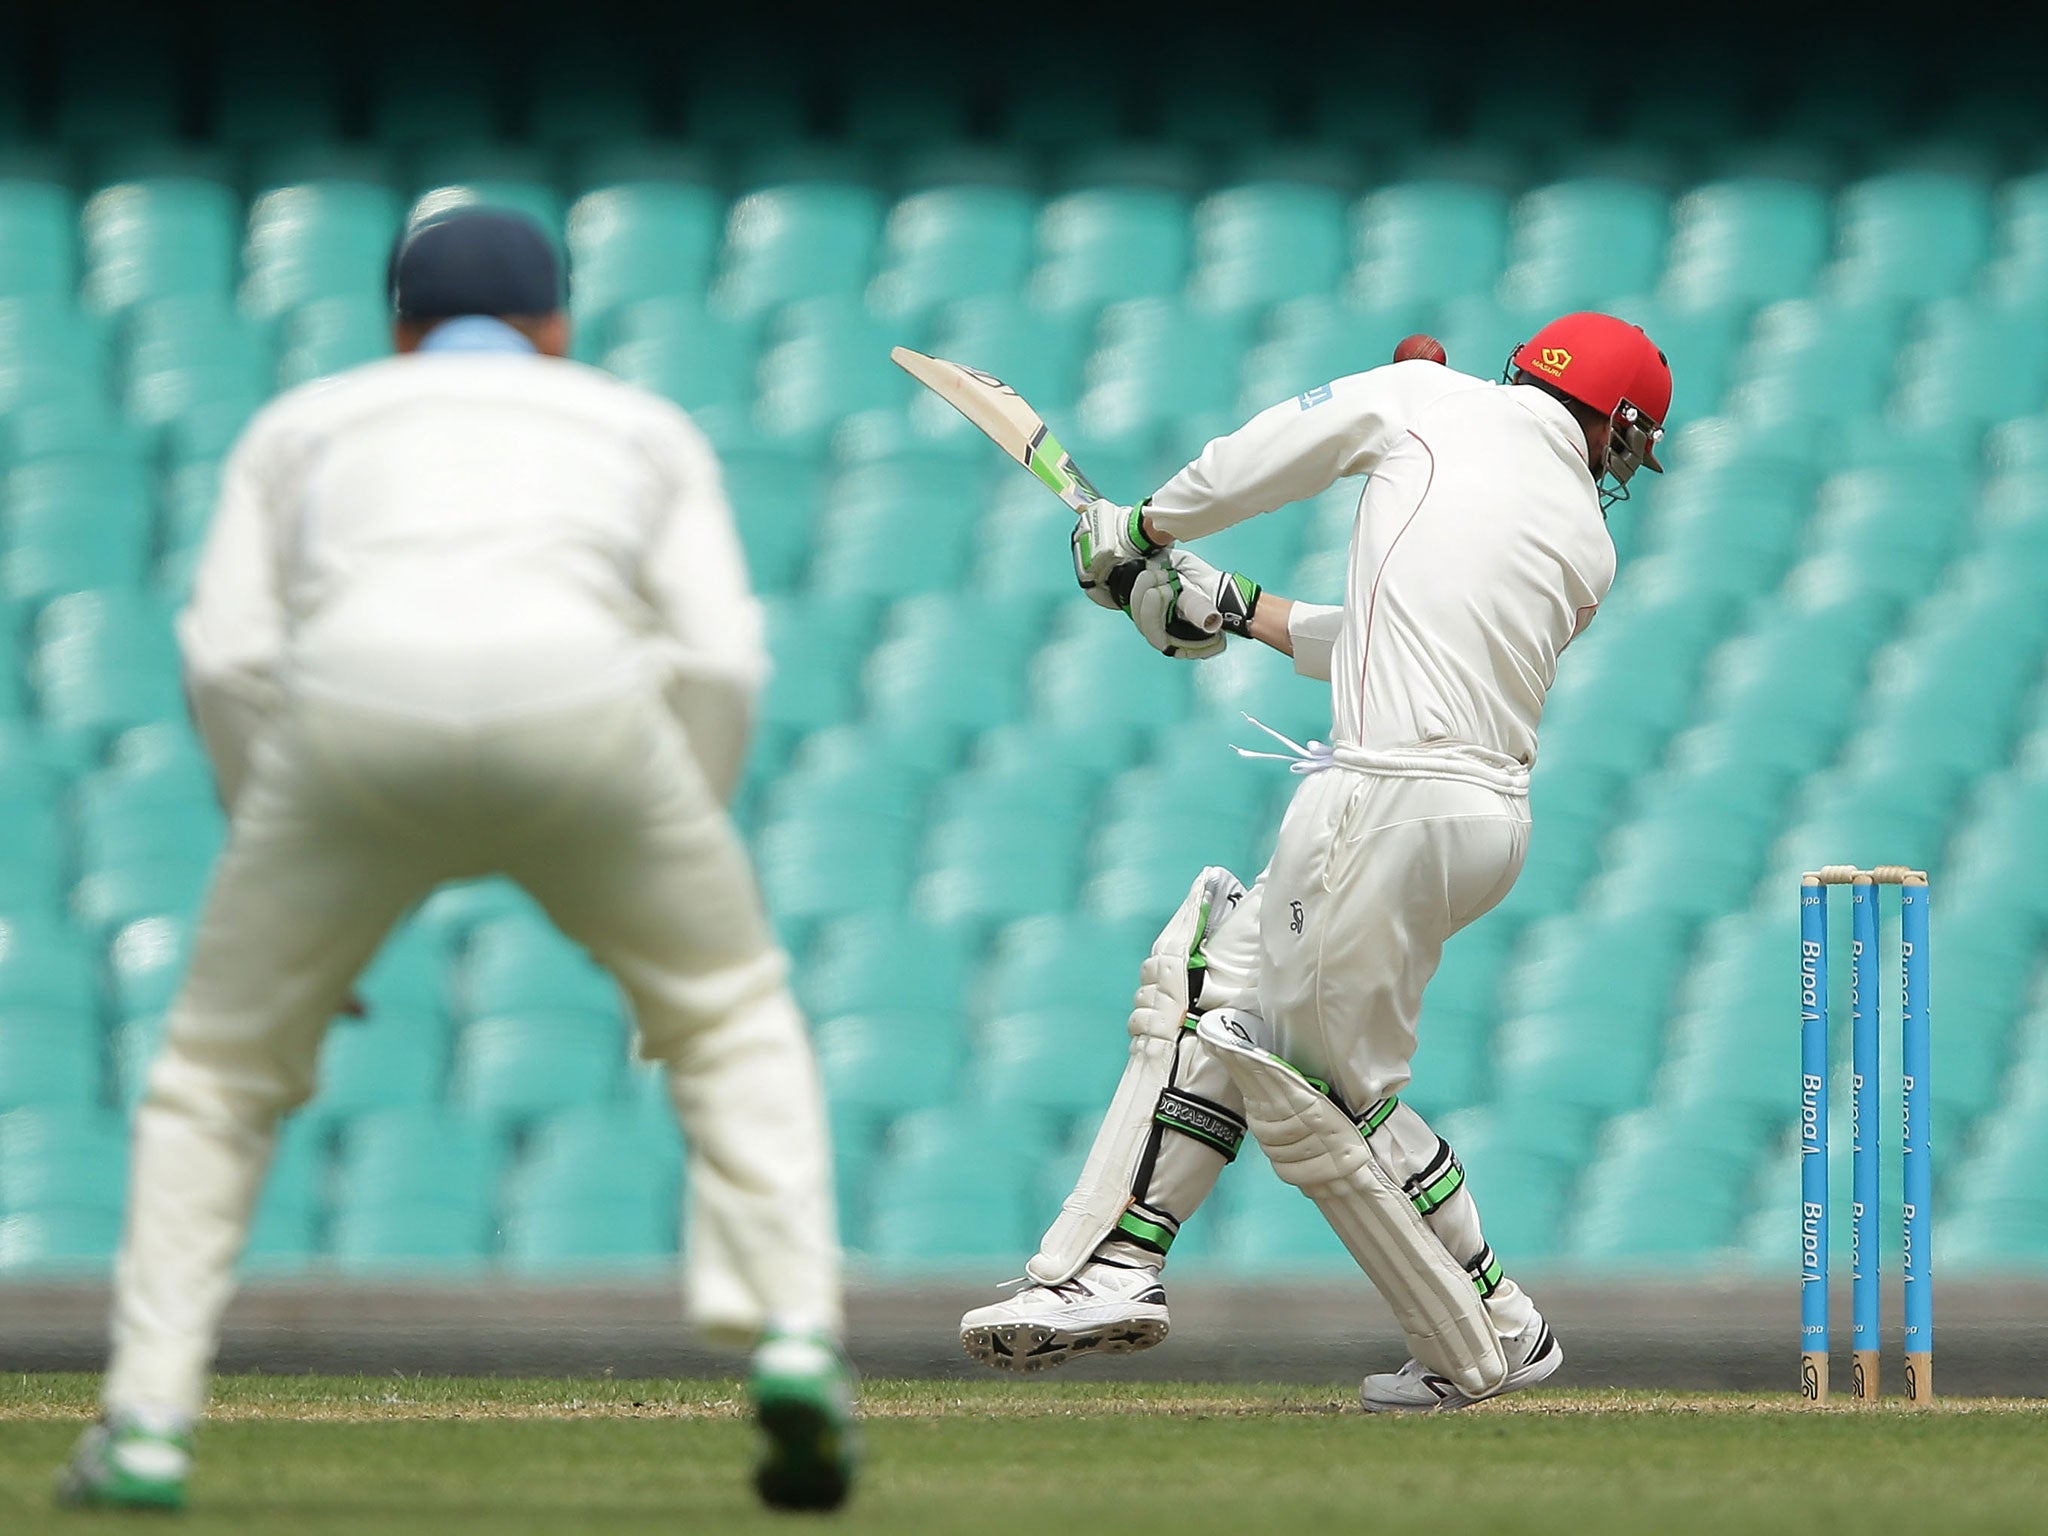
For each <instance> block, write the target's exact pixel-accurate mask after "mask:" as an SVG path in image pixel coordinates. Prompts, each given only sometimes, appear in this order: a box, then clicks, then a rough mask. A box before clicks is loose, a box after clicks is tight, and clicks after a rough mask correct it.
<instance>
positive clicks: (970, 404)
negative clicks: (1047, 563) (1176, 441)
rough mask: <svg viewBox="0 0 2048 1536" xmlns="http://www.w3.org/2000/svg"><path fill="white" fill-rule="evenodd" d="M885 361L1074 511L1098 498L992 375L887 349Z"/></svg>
mask: <svg viewBox="0 0 2048 1536" xmlns="http://www.w3.org/2000/svg"><path fill="white" fill-rule="evenodd" d="M889 360H890V361H891V362H893V363H894V364H895V365H896V366H897V367H898V368H901V369H902V370H903V371H904V372H905V373H907V374H909V375H910V376H911V377H912V378H913V379H915V380H917V382H918V383H920V384H922V385H923V386H924V387H925V388H926V389H928V390H930V391H931V392H932V393H933V394H935V395H937V396H938V397H939V398H940V399H941V400H943V401H945V402H946V404H948V405H950V406H952V407H953V409H954V410H956V411H958V412H959V413H960V414H961V415H962V416H965V417H966V418H967V419H968V420H969V421H971V422H973V423H974V424H975V425H976V426H977V427H979V428H981V430H982V431H983V432H984V433H985V434H986V435H987V437H988V440H989V441H990V442H992V443H994V444H995V445H996V446H997V447H998V448H1000V449H1002V450H1003V452H1005V453H1007V454H1008V455H1009V456H1010V457H1011V458H1013V459H1015V460H1016V461H1017V462H1018V463H1019V464H1022V465H1023V466H1024V467H1025V468H1026V469H1028V470H1030V471H1031V473H1032V474H1034V475H1036V476H1037V477H1038V478H1039V480H1040V481H1041V482H1042V483H1043V484H1044V486H1045V488H1046V489H1047V490H1049V491H1051V492H1052V493H1053V495H1055V496H1057V497H1059V499H1060V500H1061V501H1064V502H1065V503H1066V504H1067V505H1068V506H1070V507H1072V508H1073V509H1074V510H1075V511H1076V512H1079V511H1081V510H1082V509H1083V508H1085V507H1086V506H1087V505H1088V503H1089V502H1091V501H1100V500H1101V499H1102V493H1101V492H1100V491H1098V490H1096V489H1095V486H1094V484H1093V482H1091V481H1090V480H1089V478H1088V477H1087V476H1086V475H1084V474H1082V473H1081V470H1080V466H1078V465H1077V464H1075V463H1074V459H1073V455H1072V454H1070V453H1068V452H1067V450H1066V449H1065V448H1063V447H1061V446H1060V440H1059V439H1058V438H1056V437H1054V436H1053V435H1052V432H1051V429H1049V428H1048V427H1047V426H1046V424H1045V421H1044V419H1043V418H1042V417H1040V416H1039V414H1038V412H1036V411H1034V410H1033V409H1032V408H1031V402H1030V401H1028V400H1026V399H1025V398H1024V397H1023V396H1022V395H1020V394H1018V393H1017V391H1015V390H1014V389H1012V388H1010V386H1009V385H1007V384H1005V383H1004V382H1003V381H1002V380H1001V379H999V378H997V377H996V376H995V375H994V374H989V373H983V372H982V371H981V370H980V369H979V368H969V367H967V366H965V365H964V364H961V363H949V362H947V361H946V360H945V359H944V358H943V357H926V356H925V355H924V354H923V353H922V352H913V351H911V350H910V348H908V347H892V348H891V349H890V351H889Z"/></svg>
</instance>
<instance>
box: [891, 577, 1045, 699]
mask: <svg viewBox="0 0 2048 1536" xmlns="http://www.w3.org/2000/svg"><path fill="white" fill-rule="evenodd" d="M1037 607H1038V604H1037V603H1036V602H1031V603H1028V604H1027V603H1023V602H1004V601H1002V600H1001V599H998V600H996V601H995V602H990V601H987V600H981V599H977V600H973V601H967V600H963V599H961V598H958V597H955V596H945V595H938V594H934V595H931V596H926V597H912V598H906V599H905V600H904V601H902V602H900V603H897V604H896V605H895V606H894V607H893V608H892V609H890V611H889V614H888V616H887V618H886V619H885V620H884V628H883V632H882V639H881V642H880V643H879V644H878V645H877V646H876V647H875V649H874V650H873V651H872V652H870V653H869V656H868V663H867V671H866V675H865V679H864V688H863V692H864V694H865V696H866V699H867V706H868V711H869V715H870V717H871V718H872V719H874V720H876V721H877V722H878V723H898V724H900V725H902V726H905V727H911V728H915V729H918V730H922V731H942V730H946V729H949V728H950V729H952V730H955V731H962V730H969V731H973V730H983V729H986V728H987V727H989V726H992V725H999V724H1001V723H1003V722H1004V721H1006V720H1012V719H1015V718H1016V717H1017V716H1018V715H1019V714H1021V713H1022V703H1023V698H1022V694H1023V679H1022V677H1021V676H1020V675H1019V673H1020V669H1019V667H1018V664H1017V660H1016V657H1017V647H1018V646H1019V644H1020V643H1021V641H1022V640H1023V638H1024V637H1025V636H1026V635H1028V634H1031V633H1033V632H1035V629H1036V625H1035V623H1034V622H1033V621H1034V619H1035V616H1036V609H1037Z"/></svg>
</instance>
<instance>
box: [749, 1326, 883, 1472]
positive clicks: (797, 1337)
mask: <svg viewBox="0 0 2048 1536" xmlns="http://www.w3.org/2000/svg"><path fill="white" fill-rule="evenodd" d="M747 1395H748V1396H749V1397H750V1398H752V1399H753V1401H754V1417H755V1418H756V1419H757V1420H758V1421H759V1422H760V1425H761V1430H762V1433H764V1434H765V1435H766V1436H767V1437H768V1453H767V1455H766V1456H764V1457H762V1459H761V1464H760V1466H759V1467H757V1468H756V1469H755V1471H754V1489H755V1491H756V1492H757V1493H759V1494H760V1495H761V1502H762V1503H764V1504H766V1505H767V1506H768V1507H769V1508H771V1509H837V1508H838V1507H839V1506H840V1505H841V1504H844V1503H845V1502H846V1495H847V1494H848V1492H850V1491H851V1489H852V1487H853V1475H854V1471H855V1469H856V1468H857V1467H858V1466H859V1465H860V1432H859V1430H858V1429H857V1428H856V1427H855V1424H854V1416H853V1372H852V1370H851V1369H850V1368H849V1367H848V1366H847V1364H846V1361H845V1359H844V1358H843V1357H842V1356H841V1355H840V1353H839V1350H838V1348H837V1346H835V1345H834V1344H833V1343H832V1341H831V1340H830V1339H827V1338H824V1337H822V1336H821V1335H818V1334H774V1333H771V1334H769V1335H768V1336H767V1337H766V1338H765V1339H763V1340H762V1342H761V1347H760V1348H759V1349H757V1350H755V1351H754V1364H753V1370H752V1372H751V1374H750V1375H749V1376H748V1378H747Z"/></svg>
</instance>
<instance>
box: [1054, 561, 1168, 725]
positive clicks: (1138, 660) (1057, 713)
mask: <svg viewBox="0 0 2048 1536" xmlns="http://www.w3.org/2000/svg"><path fill="white" fill-rule="evenodd" d="M1071 574H1072V568H1071V566H1070V567H1069V576H1070V578H1071ZM1068 611H1069V614H1070V615H1072V616H1073V617H1075V618H1078V619H1080V620H1082V621H1083V622H1080V623H1071V622H1070V623H1068V624H1066V625H1063V626H1062V628H1063V629H1064V631H1065V632H1064V633H1063V634H1061V635H1059V636H1058V638H1055V639H1052V640H1050V641H1048V642H1047V643H1046V644H1044V645H1042V646H1040V647H1039V648H1038V651H1037V653H1036V654H1035V655H1034V656H1033V657H1032V659H1031V698H1032V718H1033V719H1034V720H1038V721H1041V722H1044V723H1046V724H1048V725H1076V724H1079V723H1080V722H1081V721H1083V720H1085V719H1087V718H1089V717H1090V716H1091V715H1093V716H1095V717H1097V718H1099V717H1100V714H1101V711H1100V708H1099V700H1097V699H1095V698H1094V696H1093V692H1092V690H1093V688H1094V684H1093V682H1092V681H1091V680H1092V679H1096V678H1102V677H1122V678H1124V679H1126V680H1127V683H1128V688H1127V691H1126V693H1125V695H1124V697H1123V699H1122V700H1121V701H1120V703H1119V705H1118V708H1117V711H1116V717H1115V719H1114V720H1113V721H1108V722H1104V725H1103V728H1104V729H1106V730H1116V731H1125V732H1145V731H1152V730H1158V729H1161V728H1164V727H1166V726H1171V725H1177V724H1179V723H1180V721H1182V720H1183V719H1185V718H1186V717H1187V716H1188V714H1189V713H1190V711H1191V710H1192V708H1193V704H1194V678H1193V676H1192V675H1191V674H1192V672H1193V668H1191V667H1189V666H1188V665H1187V664H1186V663H1185V662H1180V661H1176V660H1173V659H1172V658H1169V657H1165V656H1161V655H1159V653H1158V652H1156V651H1154V650H1153V649H1152V648H1151V647H1150V646H1149V645H1147V644H1146V643H1145V640H1144V637H1143V636H1141V635H1139V634H1138V633H1137V632H1136V631H1135V630H1128V629H1127V627H1126V626H1122V625H1110V624H1104V623H1100V622H1098V621H1099V620H1100V619H1101V617H1102V615H1101V614H1100V613H1099V612H1089V613H1082V612H1081V611H1080V610H1079V609H1078V608H1075V609H1070V610H1068Z"/></svg>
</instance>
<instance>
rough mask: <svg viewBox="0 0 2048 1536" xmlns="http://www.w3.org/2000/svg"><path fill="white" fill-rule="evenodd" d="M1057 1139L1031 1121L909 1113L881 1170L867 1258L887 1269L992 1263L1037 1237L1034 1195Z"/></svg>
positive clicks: (954, 1112)
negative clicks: (1051, 1140) (903, 1265)
mask: <svg viewBox="0 0 2048 1536" xmlns="http://www.w3.org/2000/svg"><path fill="white" fill-rule="evenodd" d="M1049 1150H1050V1146H1049V1138H1048V1137H1047V1136H1046V1135H1045V1133H1044V1131H1043V1130H1042V1129H1041V1128H1040V1125H1039V1123H1038V1122H1037V1121H1036V1120H1035V1119H1034V1118H1032V1117H1030V1116H1024V1115H1010V1116H998V1115H994V1114H992V1113H990V1112H989V1110H988V1109H987V1108H986V1107H985V1106H979V1105H948V1106H945V1107H943V1108H937V1109H928V1110H921V1111H919V1112H917V1113H914V1114H910V1115H906V1116H904V1117H903V1118H902V1119H901V1120H899V1121H898V1122H897V1123H896V1125H895V1126H894V1127H893V1128H892V1129H891V1131H890V1134H889V1137H888V1142H887V1146H886V1148H885V1150H884V1152H883V1155H882V1156H881V1157H880V1158H879V1159H877V1161H876V1163H875V1165H874V1168H873V1171H872V1174H871V1185H872V1189H873V1200H872V1210H871V1213H870V1218H869V1223H868V1234H867V1254H868V1256H869V1258H870V1259H872V1260H875V1261H877V1262H881V1263H893V1262H905V1261H923V1262H933V1261H938V1262H945V1261H966V1260H983V1261H986V1260H990V1259H993V1258H995V1257H996V1256H997V1255H1003V1256H1005V1257H1006V1258H1008V1259H1009V1260H1011V1261H1012V1262H1014V1258H1015V1255H1016V1254H1017V1253H1019V1252H1021V1251H1022V1250H1023V1248H1024V1245H1026V1244H1027V1243H1029V1242H1030V1241H1031V1239H1032V1238H1033V1237H1034V1236H1036V1218H1037V1217H1038V1216H1039V1215H1040V1214H1041V1213H1038V1212H1035V1211H1033V1210H1032V1209H1031V1207H1030V1203H1029V1198H1030V1193H1031V1190H1032V1186H1033V1183H1034V1176H1035V1174H1036V1172H1037V1169H1038V1165H1039V1164H1040V1162H1041V1161H1043V1159H1044V1157H1045V1154H1046V1152H1047V1151H1049Z"/></svg>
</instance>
